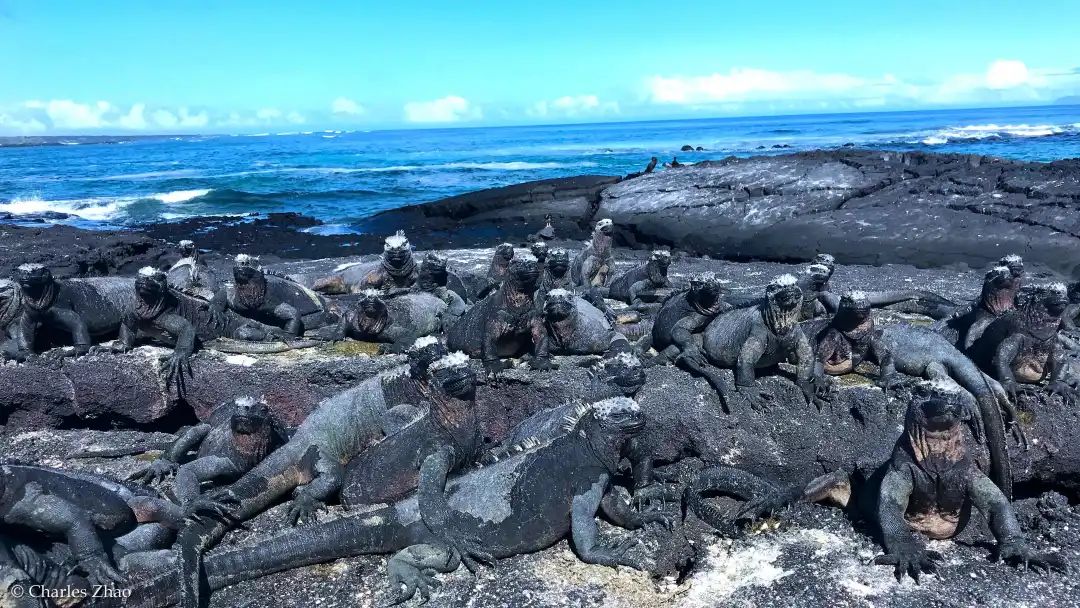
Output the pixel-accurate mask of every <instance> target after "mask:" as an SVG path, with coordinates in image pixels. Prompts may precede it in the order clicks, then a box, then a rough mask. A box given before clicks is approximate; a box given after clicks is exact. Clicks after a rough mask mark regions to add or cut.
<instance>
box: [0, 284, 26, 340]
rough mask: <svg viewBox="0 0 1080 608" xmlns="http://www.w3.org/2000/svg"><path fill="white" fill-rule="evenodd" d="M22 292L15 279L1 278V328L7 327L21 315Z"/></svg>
mask: <svg viewBox="0 0 1080 608" xmlns="http://www.w3.org/2000/svg"><path fill="white" fill-rule="evenodd" d="M21 307H22V294H21V293H20V291H19V285H18V284H17V283H15V281H11V280H8V279H0V329H4V328H6V327H7V326H8V325H10V324H11V322H12V321H14V320H15V317H17V316H19V311H20V308H21Z"/></svg>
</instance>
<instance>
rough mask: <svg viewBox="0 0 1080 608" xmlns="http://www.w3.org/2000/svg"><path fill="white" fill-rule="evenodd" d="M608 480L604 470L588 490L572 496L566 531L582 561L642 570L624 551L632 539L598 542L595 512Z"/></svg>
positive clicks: (607, 485) (640, 565) (628, 547)
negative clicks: (621, 541)
mask: <svg viewBox="0 0 1080 608" xmlns="http://www.w3.org/2000/svg"><path fill="white" fill-rule="evenodd" d="M609 480H610V478H609V477H608V475H607V474H606V473H605V474H602V475H601V476H600V478H599V479H597V481H596V483H594V484H593V485H592V487H590V488H589V490H588V491H586V492H585V493H584V494H580V495H578V496H575V497H574V501H573V505H572V506H571V511H570V532H571V540H572V541H573V545H574V550H575V551H576V552H577V554H578V557H579V558H581V561H583V562H585V563H586V564H599V565H601V566H611V567H615V566H629V567H631V568H636V569H638V570H644V569H645V567H644V566H643V565H642V564H640V563H639V562H638V561H637V560H635V559H633V558H631V557H629V556H628V555H626V552H627V551H628V550H629V549H630V547H632V546H633V544H634V543H632V542H623V543H619V544H617V545H613V546H602V545H601V544H600V540H599V536H600V528H599V526H597V525H596V514H597V512H598V511H599V510H600V504H601V502H602V501H603V499H604V494H605V492H606V491H607V488H608V487H609V485H610V481H609Z"/></svg>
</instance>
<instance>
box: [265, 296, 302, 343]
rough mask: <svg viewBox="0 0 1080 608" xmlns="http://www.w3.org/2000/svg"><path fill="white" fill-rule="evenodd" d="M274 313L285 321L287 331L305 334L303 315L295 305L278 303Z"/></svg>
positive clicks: (299, 334) (277, 317)
mask: <svg viewBox="0 0 1080 608" xmlns="http://www.w3.org/2000/svg"><path fill="white" fill-rule="evenodd" d="M273 315H274V318H275V319H279V320H281V321H284V322H285V331H286V332H288V333H289V334H291V335H292V336H302V335H303V334H304V320H303V317H302V316H301V315H300V311H298V310H296V308H295V307H294V306H291V305H289V304H285V303H282V304H278V305H277V306H276V307H274V310H273Z"/></svg>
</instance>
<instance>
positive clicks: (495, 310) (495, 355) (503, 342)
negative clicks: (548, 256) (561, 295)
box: [446, 259, 551, 375]
mask: <svg viewBox="0 0 1080 608" xmlns="http://www.w3.org/2000/svg"><path fill="white" fill-rule="evenodd" d="M539 277H540V268H539V266H538V265H537V263H536V262H535V261H533V260H524V259H516V260H514V261H513V262H512V263H511V264H510V275H509V278H508V279H507V280H506V281H505V282H504V283H503V284H502V286H501V287H499V289H498V291H496V292H495V293H493V294H491V295H490V296H488V297H487V298H485V299H484V300H482V301H480V302H478V303H476V304H475V305H473V307H472V308H470V309H469V311H468V312H467V313H465V316H463V317H461V319H459V320H458V321H457V323H455V324H454V325H453V326H452V327H451V328H450V330H449V331H448V332H447V334H446V347H447V348H448V349H450V350H455V351H458V350H459V351H462V352H464V353H466V354H467V355H469V356H470V357H478V358H480V359H481V360H482V361H483V362H484V367H485V369H486V370H487V372H488V374H491V375H494V374H495V373H497V372H498V371H500V370H501V369H502V367H503V366H502V363H501V361H500V359H501V358H506V357H520V356H522V355H525V354H529V353H531V354H532V361H530V365H531V366H532V367H533V368H534V369H550V368H551V356H550V354H549V352H548V335H547V328H546V327H544V320H543V318H542V317H541V315H540V313H539V311H537V309H536V303H535V301H534V299H533V295H534V293H535V292H536V282H537V281H538V280H539Z"/></svg>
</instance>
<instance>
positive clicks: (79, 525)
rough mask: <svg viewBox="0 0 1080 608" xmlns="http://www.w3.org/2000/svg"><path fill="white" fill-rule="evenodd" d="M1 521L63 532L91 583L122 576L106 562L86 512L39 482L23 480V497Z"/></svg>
mask: <svg viewBox="0 0 1080 608" xmlns="http://www.w3.org/2000/svg"><path fill="white" fill-rule="evenodd" d="M3 521H4V522H5V523H8V524H15V525H21V526H26V527H28V528H31V529H33V530H38V531H40V532H45V533H47V534H57V535H63V536H64V537H65V538H66V539H67V543H68V545H69V546H70V547H71V551H72V553H74V554H75V559H76V560H77V561H78V563H79V567H80V568H81V569H82V570H83V571H84V572H85V573H86V575H87V576H88V577H89V579H90V582H91V583H92V584H94V585H112V584H115V583H123V582H124V577H123V576H122V575H121V574H120V573H119V572H117V571H116V569H115V568H114V567H113V565H112V563H110V560H109V557H108V555H107V554H106V553H105V548H104V547H103V546H102V544H101V539H100V538H98V534H97V530H96V529H95V528H94V524H93V523H91V521H90V517H89V515H88V514H87V513H85V512H84V511H82V510H81V509H79V508H78V507H76V506H75V505H73V504H71V503H69V502H68V501H66V500H64V499H63V498H60V497H59V496H53V495H51V494H47V493H45V491H44V489H42V487H41V485H40V484H38V483H36V482H29V483H27V484H26V486H25V487H24V489H23V497H22V498H21V499H19V501H18V502H16V503H15V504H14V505H12V506H11V508H10V509H9V510H8V512H7V514H6V515H4V518H3Z"/></svg>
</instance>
